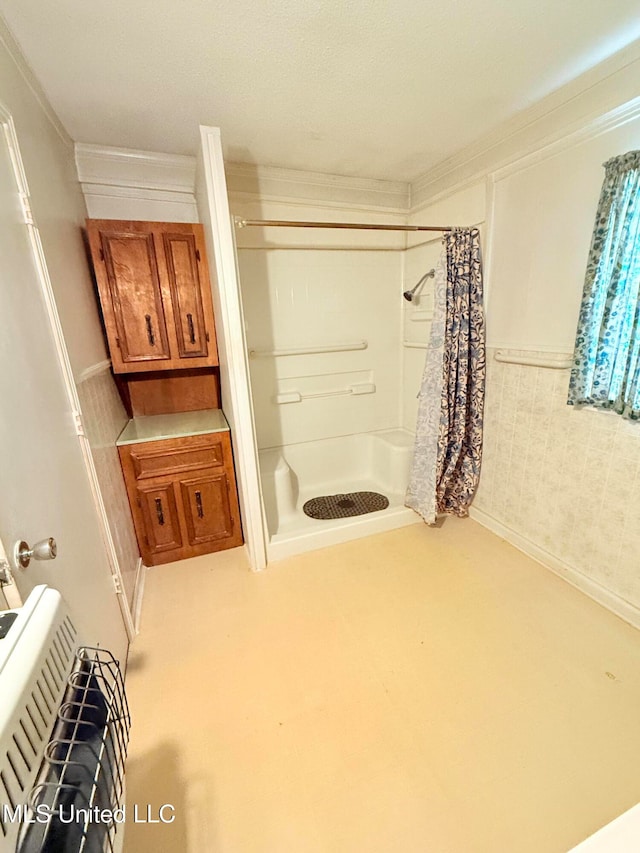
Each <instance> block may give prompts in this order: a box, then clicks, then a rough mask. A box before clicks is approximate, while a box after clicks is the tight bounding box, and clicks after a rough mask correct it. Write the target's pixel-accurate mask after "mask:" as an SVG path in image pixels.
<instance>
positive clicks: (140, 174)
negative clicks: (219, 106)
mask: <svg viewBox="0 0 640 853" xmlns="http://www.w3.org/2000/svg"><path fill="white" fill-rule="evenodd" d="M75 155H76V166H77V169H78V178H79V180H80V183H81V184H82V185H83V190H84V189H85V186H88V185H92V184H97V185H99V186H101V187H102V188H103V189H104V188H105V187H120V188H123V187H128V188H131V189H141V190H154V191H159V192H165V193H188V194H190V196H191V199H193V194H194V187H195V174H196V158H195V157H188V156H186V155H182V154H161V153H158V152H155V151H140V150H137V149H133V148H111V147H109V146H105V145H88V144H86V143H82V142H77V143H76V145H75Z"/></svg>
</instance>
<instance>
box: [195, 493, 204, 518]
mask: <svg viewBox="0 0 640 853" xmlns="http://www.w3.org/2000/svg"><path fill="white" fill-rule="evenodd" d="M196 509H197V510H198V518H204V510H203V509H202V495H201V494H200V492H196Z"/></svg>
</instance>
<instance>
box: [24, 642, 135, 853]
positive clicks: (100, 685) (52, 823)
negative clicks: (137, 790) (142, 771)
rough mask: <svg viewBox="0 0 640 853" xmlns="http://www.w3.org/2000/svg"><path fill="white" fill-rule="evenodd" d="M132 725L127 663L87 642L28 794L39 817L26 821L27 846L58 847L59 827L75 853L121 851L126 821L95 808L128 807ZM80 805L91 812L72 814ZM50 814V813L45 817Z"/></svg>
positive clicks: (36, 851)
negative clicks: (100, 815) (118, 841)
mask: <svg viewBox="0 0 640 853" xmlns="http://www.w3.org/2000/svg"><path fill="white" fill-rule="evenodd" d="M130 725H131V718H130V714H129V706H128V703H127V697H126V694H125V690H124V680H123V677H122V672H121V670H120V664H119V663H118V661H117V660H116V659H115V658H114V656H113V655H112V654H111V653H110V652H108V651H106V650H105V649H99V648H94V647H91V646H84V647H82V648H79V649H78V650H77V651H76V655H75V664H74V666H73V669H72V672H71V674H70V675H69V678H68V679H67V689H66V691H65V695H64V698H63V701H62V703H61V704H60V707H59V708H58V712H57V718H56V723H55V725H54V728H53V734H52V737H51V740H50V741H49V743H48V744H47V747H46V749H45V754H44V759H43V763H42V768H41V771H40V774H39V776H38V780H37V782H36V784H35V786H34V787H33V788H32V790H31V792H30V795H29V798H28V801H27V805H28V808H29V810H30V812H31V815H32V817H33V822H32V823H28V824H25V825H26V826H27V830H26V832H25V833H24V835H23V836H22V837H21V839H20V841H19V843H18V847H17V850H18V851H19V853H40V851H47V850H50V849H58V848H56V847H55V843H56V840H57V839H56V834H57V833H61V832H63V831H64V832H65V833H66V835H65V836H64V844H65V846H64V850H65V851H69V853H115V850H116V847H115V837H116V833H117V831H118V823H117V822H116V821H113V820H112V821H110V822H108V821H105V822H103V821H102V820H101V819H100V820H96V819H95V815H96V810H98V811H103V810H109V812H110V813H113V812H115V811H116V810H117V809H118V808H120V807H121V806H122V797H123V794H124V763H125V759H126V754H127V746H128V742H129V729H130ZM65 809H68V811H67V812H66V813H65ZM81 810H82V811H81ZM84 811H86V816H85V814H84V813H83V812H84ZM78 812H80V817H81V818H84V819H83V820H80V821H79V820H77V819H76V820H70V818H71V817H72V816H77V815H78ZM43 814H45V815H49V819H48V820H43V821H42V822H38V821H37V818H38V816H39V815H43ZM52 844H54V847H52V846H51V845H52Z"/></svg>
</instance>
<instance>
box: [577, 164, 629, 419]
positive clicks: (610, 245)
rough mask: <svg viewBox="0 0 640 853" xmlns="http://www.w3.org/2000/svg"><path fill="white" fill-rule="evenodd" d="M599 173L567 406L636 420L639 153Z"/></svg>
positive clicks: (607, 165)
mask: <svg viewBox="0 0 640 853" xmlns="http://www.w3.org/2000/svg"><path fill="white" fill-rule="evenodd" d="M604 167H605V179H604V184H603V186H602V192H601V194H600V201H599V203H598V212H597V214H596V222H595V227H594V230H593V237H592V239H591V248H590V250H589V261H588V264H587V272H586V276H585V282H584V292H583V295H582V305H581V307H580V316H579V318H578V331H577V334H576V346H575V352H574V360H573V369H572V371H571V381H570V383H569V398H568V401H567V402H568V404H569V405H580V404H582V405H588V406H595V407H597V408H602V409H612V410H613V411H615V412H617V413H618V414H620V415H623V417H626V418H631V419H633V420H640V293H639V289H640V151H629V152H628V153H627V154H622V155H620V156H619V157H614V158H613V159H611V160H609V161H607V162H606V163H605V164H604Z"/></svg>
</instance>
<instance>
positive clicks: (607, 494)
mask: <svg viewBox="0 0 640 853" xmlns="http://www.w3.org/2000/svg"><path fill="white" fill-rule="evenodd" d="M494 354H495V350H494V349H490V350H489V351H488V354H487V355H488V358H487V395H486V406H485V445H484V457H483V464H482V475H481V478H480V486H479V489H478V493H477V496H476V499H475V501H474V506H475V507H477V508H478V509H480V510H482V511H483V512H485V513H487V514H488V515H490V516H492V517H493V518H494V519H496V520H497V521H498V522H500V523H501V524H503V525H505V526H507V527H509V528H511V529H512V530H514V531H515V532H517V533H518V534H519V535H520V536H523V537H525V538H526V539H528V540H530V542H532V543H533V544H534V545H536V546H537V547H538V548H542V549H544V550H545V551H547V552H548V553H549V554H551V555H552V556H553V557H555V558H556V559H559V560H561V561H563V562H564V563H565V564H567V565H568V566H569V567H571V568H573V569H575V570H577V571H578V572H580V573H581V574H584V575H587V576H588V577H590V578H592V579H593V580H595V581H596V582H598V583H600V584H602V585H603V586H604V587H606V588H607V589H609V590H611V592H613V593H614V594H616V595H618V596H620V597H621V598H623V599H624V600H626V601H628V602H630V603H631V604H633V605H635V606H636V607H640V424H638V423H630V422H628V421H625V420H624V419H622V418H621V417H619V416H617V415H614V414H611V413H609V412H600V411H596V410H586V409H583V410H578V409H575V408H573V407H571V406H567V405H566V398H567V387H568V383H569V371H568V370H552V369H548V368H540V367H529V366H524V365H516V364H504V363H500V362H497V361H496V360H495V358H494ZM523 354H524V353H523ZM526 355H537V356H540V357H543V356H545V355H549V354H548V353H532V352H527V353H526Z"/></svg>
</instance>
